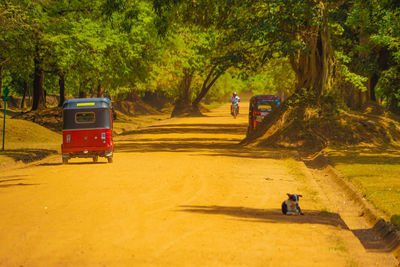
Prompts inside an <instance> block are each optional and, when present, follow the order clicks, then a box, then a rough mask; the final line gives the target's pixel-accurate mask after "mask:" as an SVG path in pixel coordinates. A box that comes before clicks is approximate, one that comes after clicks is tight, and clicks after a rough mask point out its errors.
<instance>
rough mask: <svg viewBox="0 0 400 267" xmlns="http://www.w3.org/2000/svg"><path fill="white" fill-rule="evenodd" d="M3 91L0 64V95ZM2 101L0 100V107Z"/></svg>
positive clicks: (1, 67)
mask: <svg viewBox="0 0 400 267" xmlns="http://www.w3.org/2000/svg"><path fill="white" fill-rule="evenodd" d="M2 92H3V65H0V96H1V93H2ZM2 102H3V101H1V100H0V108H1V107H2Z"/></svg>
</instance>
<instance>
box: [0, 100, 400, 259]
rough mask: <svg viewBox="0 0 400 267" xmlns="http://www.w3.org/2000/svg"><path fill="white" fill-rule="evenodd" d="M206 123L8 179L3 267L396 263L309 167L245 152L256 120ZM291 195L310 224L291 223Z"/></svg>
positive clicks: (2, 177)
mask: <svg viewBox="0 0 400 267" xmlns="http://www.w3.org/2000/svg"><path fill="white" fill-rule="evenodd" d="M242 110H243V111H244V110H245V107H243V108H242ZM207 115H208V117H204V118H191V119H170V120H167V121H163V122H160V123H159V124H158V125H153V126H152V127H148V128H145V129H142V130H137V131H134V132H131V133H127V134H125V135H123V136H120V137H119V138H118V139H117V153H116V154H115V158H114V163H113V164H107V163H105V160H103V162H99V163H97V164H93V163H91V162H89V161H88V160H84V159H82V160H79V159H75V160H71V164H69V165H61V164H60V163H59V162H60V159H59V158H58V157H57V158H54V159H49V160H47V161H45V162H41V163H40V164H36V165H35V166H31V167H28V168H22V169H16V170H12V171H7V170H2V171H1V173H0V266H98V265H100V266H141V265H148V266H180V265H188V266H221V265H226V266H357V265H358V266H396V265H397V262H396V260H395V259H394V257H393V256H392V255H390V254H388V253H384V252H371V251H369V250H367V249H366V248H365V246H364V245H363V244H362V243H361V242H360V240H359V239H358V238H357V235H356V234H355V231H353V230H354V229H353V228H352V227H355V228H361V229H362V228H368V225H365V224H363V223H362V222H358V221H357V219H354V216H353V215H352V213H354V212H355V211H354V210H352V209H351V206H348V205H344V208H343V209H340V208H339V207H338V206H337V205H339V206H340V204H337V203H339V202H340V201H339V202H331V201H329V199H327V198H329V197H328V196H327V195H326V194H325V192H324V188H323V187H321V186H319V185H318V184H317V183H316V182H315V181H314V180H313V178H312V176H311V175H309V174H307V170H306V169H305V168H304V165H303V164H301V163H299V162H296V161H295V160H293V159H290V158H288V157H286V156H285V154H284V153H279V152H271V151H270V152H268V151H256V152H254V151H246V150H243V149H238V148H237V147H236V146H235V144H236V143H238V141H239V140H241V139H242V138H243V137H244V134H245V130H246V119H247V118H246V115H240V116H239V117H238V119H236V120H234V119H233V118H231V117H229V114H227V107H226V106H225V107H222V108H219V109H216V110H214V111H213V112H211V113H209V114H207ZM314 178H315V177H314ZM287 192H293V193H294V192H297V193H302V194H303V195H304V198H303V199H302V200H301V206H302V208H303V210H304V212H305V213H306V215H305V216H283V215H281V213H280V210H279V208H280V204H281V202H282V201H283V200H284V199H285V194H286V193H287ZM330 195H331V196H330V198H332V197H334V195H335V193H334V192H331V193H330ZM332 203H333V204H332ZM346 207H348V208H347V210H346ZM344 211H347V213H345V212H344ZM352 218H353V219H352Z"/></svg>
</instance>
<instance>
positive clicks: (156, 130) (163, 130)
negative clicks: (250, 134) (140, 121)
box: [121, 124, 246, 136]
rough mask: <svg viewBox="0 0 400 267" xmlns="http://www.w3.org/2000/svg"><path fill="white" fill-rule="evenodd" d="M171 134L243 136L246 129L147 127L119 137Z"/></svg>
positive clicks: (203, 126) (217, 125)
mask: <svg viewBox="0 0 400 267" xmlns="http://www.w3.org/2000/svg"><path fill="white" fill-rule="evenodd" d="M173 133H181V134H184V133H198V134H238V135H245V134H246V127H244V126H240V125H239V126H238V125H231V126H219V124H215V127H211V126H205V125H203V124H200V125H199V127H191V126H188V125H187V124H182V125H180V126H164V127H158V126H153V127H148V128H144V129H138V130H133V131H126V132H123V133H122V134H121V135H122V136H123V135H131V134H173Z"/></svg>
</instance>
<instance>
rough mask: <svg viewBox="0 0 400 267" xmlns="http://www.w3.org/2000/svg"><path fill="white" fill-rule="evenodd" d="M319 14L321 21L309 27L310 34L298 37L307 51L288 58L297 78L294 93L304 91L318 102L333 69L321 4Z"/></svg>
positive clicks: (331, 52) (327, 30)
mask: <svg viewBox="0 0 400 267" xmlns="http://www.w3.org/2000/svg"><path fill="white" fill-rule="evenodd" d="M319 12H320V17H321V18H323V19H322V20H323V21H322V22H321V23H320V24H319V25H316V26H312V27H311V32H312V33H309V34H307V36H302V37H300V38H301V39H302V40H303V41H304V42H306V44H307V47H308V49H309V51H308V52H304V51H299V52H298V53H297V55H294V56H292V57H291V58H290V63H291V65H292V68H293V70H294V72H295V74H296V78H297V83H296V92H299V91H300V90H302V89H305V90H307V91H308V92H310V93H312V95H314V97H315V99H316V100H319V98H320V96H321V94H322V93H323V91H324V90H326V89H328V88H329V87H330V86H331V77H332V68H333V50H332V47H331V39H330V33H329V28H328V22H327V18H326V14H325V8H324V5H323V3H322V2H321V3H320V7H319Z"/></svg>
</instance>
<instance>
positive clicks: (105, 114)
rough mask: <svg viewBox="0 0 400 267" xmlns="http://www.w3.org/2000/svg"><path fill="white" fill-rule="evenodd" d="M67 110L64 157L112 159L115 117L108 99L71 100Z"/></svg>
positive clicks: (65, 116) (64, 115)
mask: <svg viewBox="0 0 400 267" xmlns="http://www.w3.org/2000/svg"><path fill="white" fill-rule="evenodd" d="M63 107H64V109H63V132H62V133H63V143H62V145H61V151H62V158H63V162H64V163H68V160H69V159H70V158H74V157H79V158H93V161H95V162H96V161H97V159H98V157H99V156H100V157H105V158H107V159H108V161H109V162H112V158H113V153H114V143H113V138H112V129H113V116H112V106H111V101H110V100H109V99H108V98H82V99H73V100H67V101H65V103H64V106H63Z"/></svg>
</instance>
